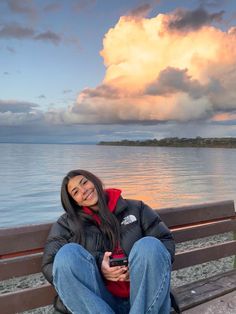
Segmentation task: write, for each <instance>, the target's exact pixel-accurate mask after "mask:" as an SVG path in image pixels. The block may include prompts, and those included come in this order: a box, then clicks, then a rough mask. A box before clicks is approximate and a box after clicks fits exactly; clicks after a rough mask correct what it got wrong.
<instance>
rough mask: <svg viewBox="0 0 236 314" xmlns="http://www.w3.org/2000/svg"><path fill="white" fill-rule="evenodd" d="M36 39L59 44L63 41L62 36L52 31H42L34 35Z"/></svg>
mask: <svg viewBox="0 0 236 314" xmlns="http://www.w3.org/2000/svg"><path fill="white" fill-rule="evenodd" d="M34 39H35V40H42V41H49V42H52V43H53V44H55V45H58V44H59V43H60V41H61V37H60V36H59V35H58V34H56V33H54V32H52V31H47V32H44V33H40V34H38V35H36V36H34Z"/></svg>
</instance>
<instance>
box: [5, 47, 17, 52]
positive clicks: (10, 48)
mask: <svg viewBox="0 0 236 314" xmlns="http://www.w3.org/2000/svg"><path fill="white" fill-rule="evenodd" d="M6 49H7V51H9V52H10V53H16V50H15V48H13V47H10V46H7V47H6Z"/></svg>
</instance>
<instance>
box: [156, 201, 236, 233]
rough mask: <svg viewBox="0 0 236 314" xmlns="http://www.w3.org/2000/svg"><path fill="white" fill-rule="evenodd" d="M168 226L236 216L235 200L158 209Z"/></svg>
mask: <svg viewBox="0 0 236 314" xmlns="http://www.w3.org/2000/svg"><path fill="white" fill-rule="evenodd" d="M157 212H158V213H159V214H160V216H161V218H162V219H163V221H165V223H166V224H167V226H168V227H176V226H183V225H188V224H193V223H200V222H204V221H211V220H217V219H226V218H227V217H233V216H235V210H234V201H231V200H230V201H222V202H216V203H206V204H198V205H191V206H182V207H173V208H164V209H160V210H157Z"/></svg>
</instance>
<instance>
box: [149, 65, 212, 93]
mask: <svg viewBox="0 0 236 314" xmlns="http://www.w3.org/2000/svg"><path fill="white" fill-rule="evenodd" d="M187 72H188V71H187V69H184V70H180V69H176V68H172V67H168V68H166V69H165V70H163V71H162V72H161V73H160V74H159V76H158V78H157V80H156V81H155V82H154V83H152V84H150V85H149V86H148V88H147V90H146V93H147V94H149V95H168V94H173V93H177V92H185V93H187V94H189V95H190V96H191V97H192V98H195V99H197V98H200V97H202V96H204V95H205V94H206V93H207V92H208V90H209V87H208V86H203V85H201V84H200V83H199V82H198V81H197V80H193V79H191V77H190V76H189V75H188V74H187Z"/></svg>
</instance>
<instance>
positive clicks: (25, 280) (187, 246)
mask: <svg viewBox="0 0 236 314" xmlns="http://www.w3.org/2000/svg"><path fill="white" fill-rule="evenodd" d="M232 239H233V235H232V233H227V234H224V235H220V236H212V237H208V238H204V239H201V240H194V241H189V242H185V243H184V244H180V245H177V247H176V252H182V251H186V250H191V249H196V248H203V247H207V246H211V245H212V244H216V243H221V242H224V241H226V240H232ZM233 263H234V257H227V258H223V259H220V260H217V261H213V262H208V263H204V264H201V265H197V266H194V267H187V268H184V269H180V270H178V271H173V272H172V279H171V284H172V286H181V285H184V284H186V283H190V282H194V281H196V280H199V279H203V278H206V277H211V276H213V275H216V274H218V273H220V272H225V271H228V270H231V269H233ZM45 282H46V280H45V278H44V277H43V275H42V274H41V273H40V274H34V275H30V276H27V277H20V278H14V279H10V280H5V281H2V282H0V294H4V293H7V292H12V291H17V290H21V289H24V288H28V287H38V286H40V285H42V284H44V283H45ZM52 313H53V309H52V306H47V307H43V308H40V309H36V310H32V311H27V312H24V314H52Z"/></svg>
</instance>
